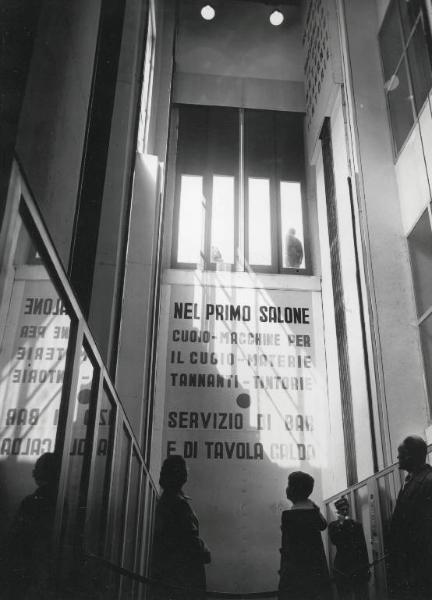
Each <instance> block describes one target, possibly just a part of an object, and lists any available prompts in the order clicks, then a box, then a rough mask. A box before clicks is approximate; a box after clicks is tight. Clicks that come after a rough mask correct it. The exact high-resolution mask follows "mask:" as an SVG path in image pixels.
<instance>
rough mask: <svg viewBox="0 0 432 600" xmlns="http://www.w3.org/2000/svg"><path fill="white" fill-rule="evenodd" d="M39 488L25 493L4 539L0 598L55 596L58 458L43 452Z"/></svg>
mask: <svg viewBox="0 0 432 600" xmlns="http://www.w3.org/2000/svg"><path fill="white" fill-rule="evenodd" d="M33 478H34V480H35V482H36V485H37V488H36V490H35V491H34V492H33V493H32V494H30V495H28V496H26V497H25V498H24V500H23V501H22V502H21V504H20V506H19V509H18V511H17V513H16V515H15V518H14V521H13V523H12V527H11V529H10V530H9V533H8V535H7V536H6V539H5V540H3V543H2V550H1V557H0V578H1V580H0V586H1V590H2V594H1V598H4V599H7V600H18V599H19V600H24V599H25V600H30V599H31V600H33V599H41V600H42V599H43V600H46V599H48V598H54V595H53V594H54V586H53V575H54V569H53V556H52V535H53V526H54V517H55V509H56V501H57V488H58V478H59V461H58V458H57V456H56V455H55V454H53V453H51V452H47V453H45V454H42V456H40V457H39V458H38V460H37V461H36V463H35V466H34V469H33Z"/></svg>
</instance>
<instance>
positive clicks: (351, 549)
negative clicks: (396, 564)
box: [328, 496, 370, 600]
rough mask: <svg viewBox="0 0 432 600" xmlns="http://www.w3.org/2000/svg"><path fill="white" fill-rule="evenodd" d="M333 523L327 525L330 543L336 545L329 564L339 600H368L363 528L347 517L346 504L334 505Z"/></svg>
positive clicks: (336, 503)
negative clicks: (331, 565) (333, 556)
mask: <svg viewBox="0 0 432 600" xmlns="http://www.w3.org/2000/svg"><path fill="white" fill-rule="evenodd" d="M335 507H336V510H337V513H338V519H337V521H332V522H331V523H329V527H328V531H329V536H330V540H331V542H332V543H333V544H334V545H335V546H336V556H335V559H334V563H333V572H334V578H335V581H336V587H337V591H338V596H339V600H368V598H369V590H368V581H369V577H370V572H369V556H368V552H367V547H366V539H365V535H364V531H363V526H362V524H361V523H359V522H358V521H355V520H354V519H352V518H351V517H350V516H349V502H348V500H347V498H345V497H344V496H342V498H340V499H339V500H337V501H336V502H335Z"/></svg>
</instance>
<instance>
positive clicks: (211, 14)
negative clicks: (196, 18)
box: [201, 4, 216, 21]
mask: <svg viewBox="0 0 432 600" xmlns="http://www.w3.org/2000/svg"><path fill="white" fill-rule="evenodd" d="M215 15H216V11H215V9H214V8H213V6H211V4H206V5H205V6H203V7H202V9H201V16H202V18H203V19H205V20H206V21H211V20H212V19H214V18H215Z"/></svg>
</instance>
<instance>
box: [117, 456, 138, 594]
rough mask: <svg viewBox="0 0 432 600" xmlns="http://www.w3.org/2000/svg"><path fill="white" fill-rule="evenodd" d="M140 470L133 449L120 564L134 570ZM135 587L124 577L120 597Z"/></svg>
mask: <svg viewBox="0 0 432 600" xmlns="http://www.w3.org/2000/svg"><path fill="white" fill-rule="evenodd" d="M140 470H141V463H140V461H139V459H138V456H137V454H136V452H135V451H134V452H133V454H132V464H131V471H130V483H129V497H128V512H127V517H126V529H125V538H124V543H125V547H124V555H123V565H122V566H123V567H124V568H125V569H128V570H129V571H134V572H136V571H137V570H138V562H137V560H136V559H137V554H138V547H139V544H138V541H139V538H140V537H141V535H142V530H141V527H140V523H139V500H140V498H139V493H140ZM136 587H137V586H135V585H134V581H133V580H132V579H130V578H129V577H126V578H124V579H123V583H122V598H132V597H133V592H134V590H135V588H136Z"/></svg>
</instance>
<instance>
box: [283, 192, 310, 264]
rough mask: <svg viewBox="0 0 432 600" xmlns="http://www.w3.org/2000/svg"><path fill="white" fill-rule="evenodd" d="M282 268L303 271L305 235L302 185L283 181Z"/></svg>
mask: <svg viewBox="0 0 432 600" xmlns="http://www.w3.org/2000/svg"><path fill="white" fill-rule="evenodd" d="M280 201H281V228H282V266H283V268H284V269H288V268H290V269H303V268H304V267H305V258H304V251H303V249H304V234H303V211H302V197H301V184H300V182H298V181H282V182H281V184H280Z"/></svg>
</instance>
